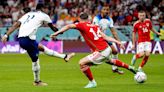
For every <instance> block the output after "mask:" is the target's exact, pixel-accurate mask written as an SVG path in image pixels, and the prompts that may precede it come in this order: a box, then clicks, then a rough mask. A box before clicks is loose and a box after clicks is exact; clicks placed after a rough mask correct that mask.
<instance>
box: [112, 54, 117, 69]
mask: <svg viewBox="0 0 164 92" xmlns="http://www.w3.org/2000/svg"><path fill="white" fill-rule="evenodd" d="M112 59H118V54H116V55H114V54H112ZM116 69H118V67H117V66H115V65H112V70H116Z"/></svg>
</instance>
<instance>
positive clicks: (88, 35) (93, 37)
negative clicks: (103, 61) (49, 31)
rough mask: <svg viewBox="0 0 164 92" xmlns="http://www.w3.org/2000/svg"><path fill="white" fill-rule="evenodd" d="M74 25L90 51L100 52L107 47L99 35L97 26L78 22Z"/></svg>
mask: <svg viewBox="0 0 164 92" xmlns="http://www.w3.org/2000/svg"><path fill="white" fill-rule="evenodd" d="M75 25H76V29H77V30H79V31H80V33H81V35H82V36H83V37H84V39H85V42H86V43H87V45H88V46H89V47H90V48H91V50H92V51H102V50H104V49H106V48H107V47H108V44H107V42H106V41H105V40H104V39H103V38H102V37H101V35H100V34H99V32H100V29H99V27H98V26H96V25H93V24H91V23H90V22H79V23H76V24H75Z"/></svg>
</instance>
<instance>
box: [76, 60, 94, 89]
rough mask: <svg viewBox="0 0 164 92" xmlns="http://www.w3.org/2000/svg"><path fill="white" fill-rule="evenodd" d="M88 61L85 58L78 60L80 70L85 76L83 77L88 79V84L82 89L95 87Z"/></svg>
mask: <svg viewBox="0 0 164 92" xmlns="http://www.w3.org/2000/svg"><path fill="white" fill-rule="evenodd" d="M90 63H91V62H90V61H89V60H88V59H87V58H83V59H81V60H80V62H79V65H80V70H81V71H82V72H83V73H84V74H85V76H86V77H87V78H88V79H89V83H88V84H87V85H86V86H85V87H84V88H94V87H96V86H97V83H96V81H95V80H94V78H93V75H92V72H91V70H90Z"/></svg>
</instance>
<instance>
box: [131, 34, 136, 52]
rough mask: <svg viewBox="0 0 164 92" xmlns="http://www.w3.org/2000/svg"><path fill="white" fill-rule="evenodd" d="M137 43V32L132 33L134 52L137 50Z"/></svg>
mask: <svg viewBox="0 0 164 92" xmlns="http://www.w3.org/2000/svg"><path fill="white" fill-rule="evenodd" d="M135 42H136V32H133V33H132V50H134V49H135Z"/></svg>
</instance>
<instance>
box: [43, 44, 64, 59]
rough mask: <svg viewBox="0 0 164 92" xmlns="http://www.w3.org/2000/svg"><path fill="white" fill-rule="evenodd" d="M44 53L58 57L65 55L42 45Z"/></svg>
mask: <svg viewBox="0 0 164 92" xmlns="http://www.w3.org/2000/svg"><path fill="white" fill-rule="evenodd" d="M44 53H45V54H46V55H49V56H55V57H59V58H64V57H65V56H66V54H60V53H58V52H56V51H53V50H51V49H48V48H47V47H45V46H44Z"/></svg>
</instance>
